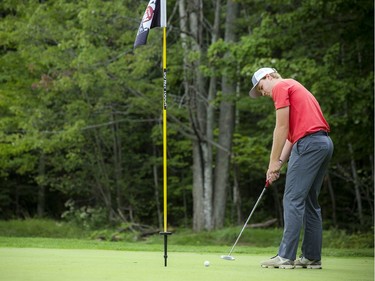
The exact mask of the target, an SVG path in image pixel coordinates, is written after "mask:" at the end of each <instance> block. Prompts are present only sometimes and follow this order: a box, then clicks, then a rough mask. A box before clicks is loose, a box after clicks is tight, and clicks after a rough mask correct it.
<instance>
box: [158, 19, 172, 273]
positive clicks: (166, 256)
mask: <svg viewBox="0 0 375 281" xmlns="http://www.w3.org/2000/svg"><path fill="white" fill-rule="evenodd" d="M163 87H164V93H163V180H164V184H163V197H164V200H163V202H164V229H163V232H160V234H161V235H164V266H167V259H168V235H171V234H172V233H171V232H168V223H167V190H168V188H167V28H166V26H164V27H163Z"/></svg>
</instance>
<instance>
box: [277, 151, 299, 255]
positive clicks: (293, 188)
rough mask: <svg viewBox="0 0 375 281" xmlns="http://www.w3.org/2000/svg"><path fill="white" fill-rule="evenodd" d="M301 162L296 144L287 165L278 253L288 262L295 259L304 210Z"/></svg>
mask: <svg viewBox="0 0 375 281" xmlns="http://www.w3.org/2000/svg"><path fill="white" fill-rule="evenodd" d="M301 161H302V162H303V159H302V158H301V157H300V155H299V152H298V149H297V144H295V145H294V146H293V149H292V153H291V156H290V159H289V163H288V171H287V176H286V183H285V191H284V198H283V207H284V233H283V238H282V240H281V243H280V247H279V252H278V255H279V256H280V257H283V258H287V259H290V260H295V258H296V253H297V248H298V242H299V236H300V231H301V227H302V223H303V214H304V209H305V202H304V201H305V196H306V192H305V190H306V188H304V184H301V179H302V178H303V176H302V173H303V170H301V169H302V167H303V164H302V163H301Z"/></svg>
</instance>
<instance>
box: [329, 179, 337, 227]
mask: <svg viewBox="0 0 375 281" xmlns="http://www.w3.org/2000/svg"><path fill="white" fill-rule="evenodd" d="M326 180H327V186H328V191H329V196H330V197H331V204H332V206H331V207H332V224H333V226H334V227H337V218H336V197H335V192H334V190H333V187H332V181H331V177H330V176H329V175H327V177H326Z"/></svg>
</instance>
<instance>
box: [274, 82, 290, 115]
mask: <svg viewBox="0 0 375 281" xmlns="http://www.w3.org/2000/svg"><path fill="white" fill-rule="evenodd" d="M272 99H273V102H274V105H275V109H276V110H277V109H279V108H283V107H287V106H289V105H290V102H289V85H288V83H285V82H284V81H281V82H279V83H277V84H276V85H275V87H274V88H273V89H272Z"/></svg>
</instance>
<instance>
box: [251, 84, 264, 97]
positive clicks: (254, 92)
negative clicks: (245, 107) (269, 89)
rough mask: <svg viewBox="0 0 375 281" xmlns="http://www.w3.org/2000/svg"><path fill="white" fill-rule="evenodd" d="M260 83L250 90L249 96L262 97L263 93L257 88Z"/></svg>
mask: <svg viewBox="0 0 375 281" xmlns="http://www.w3.org/2000/svg"><path fill="white" fill-rule="evenodd" d="M257 86H258V83H257V84H256V85H255V86H254V87H253V88H252V89H251V90H250V92H249V96H250V97H252V98H253V99H256V98H258V97H260V96H261V95H262V94H261V93H260V92H258V90H257Z"/></svg>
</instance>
